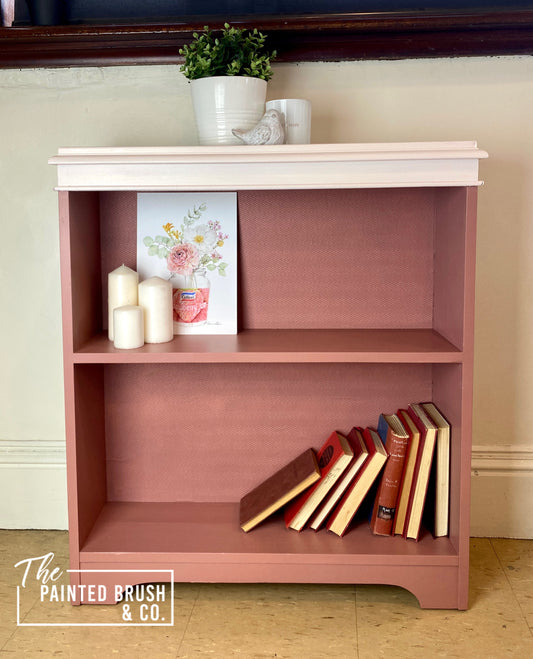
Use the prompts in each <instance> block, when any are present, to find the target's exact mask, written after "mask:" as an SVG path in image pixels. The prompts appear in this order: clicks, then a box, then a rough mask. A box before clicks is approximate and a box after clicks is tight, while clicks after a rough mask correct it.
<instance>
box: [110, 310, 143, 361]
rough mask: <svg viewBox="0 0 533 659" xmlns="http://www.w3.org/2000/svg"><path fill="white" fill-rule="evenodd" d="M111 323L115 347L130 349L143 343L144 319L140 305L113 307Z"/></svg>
mask: <svg viewBox="0 0 533 659" xmlns="http://www.w3.org/2000/svg"><path fill="white" fill-rule="evenodd" d="M113 324H114V327H115V332H114V339H113V344H114V346H115V348H122V349H123V350H131V349H132V348H140V347H141V346H142V345H143V344H144V319H143V310H142V308H141V307H138V306H135V305H131V304H128V305H125V306H123V307H117V308H116V309H113Z"/></svg>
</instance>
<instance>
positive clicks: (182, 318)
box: [172, 268, 211, 334]
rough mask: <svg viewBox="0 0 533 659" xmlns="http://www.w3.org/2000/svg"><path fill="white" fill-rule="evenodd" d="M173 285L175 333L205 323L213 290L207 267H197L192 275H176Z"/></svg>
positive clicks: (173, 278)
mask: <svg viewBox="0 0 533 659" xmlns="http://www.w3.org/2000/svg"><path fill="white" fill-rule="evenodd" d="M172 286H173V288H174V291H173V295H172V307H173V319H174V334H180V333H181V332H186V331H187V330H188V329H189V328H193V327H198V326H200V325H205V323H206V322H207V312H208V308H209V292H210V290H211V283H210V281H209V279H208V278H207V276H206V271H205V268H197V269H196V270H194V271H193V272H192V273H191V274H190V275H174V276H173V277H172Z"/></svg>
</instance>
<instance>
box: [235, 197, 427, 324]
mask: <svg viewBox="0 0 533 659" xmlns="http://www.w3.org/2000/svg"><path fill="white" fill-rule="evenodd" d="M415 200H416V201H415ZM433 220H434V206H433V190H428V189H426V190H424V189H418V190H410V189H407V190H379V191H376V190H298V191H295V190H294V191H286V192H283V193H279V192H278V193H272V192H268V191H266V192H263V191H260V192H244V193H240V194H239V239H240V254H241V259H240V263H239V266H240V268H241V277H240V281H241V285H242V291H241V296H240V300H241V305H242V323H243V326H244V327H246V328H261V327H264V328H340V327H344V328H350V327H360V328H366V327H383V328H391V327H406V328H409V327H431V324H432V304H433V286H432V272H433ZM421 273H423V276H421Z"/></svg>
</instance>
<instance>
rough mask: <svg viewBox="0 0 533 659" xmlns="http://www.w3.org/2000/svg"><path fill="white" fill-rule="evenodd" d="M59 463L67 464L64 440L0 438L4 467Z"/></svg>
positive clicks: (0, 457)
mask: <svg viewBox="0 0 533 659" xmlns="http://www.w3.org/2000/svg"><path fill="white" fill-rule="evenodd" d="M57 465H63V466H64V465H65V442H64V441H55V440H46V439H39V440H33V439H31V440H16V441H14V440H9V439H0V466H1V467H2V468H10V467H25V466H39V467H44V468H46V467H47V466H57Z"/></svg>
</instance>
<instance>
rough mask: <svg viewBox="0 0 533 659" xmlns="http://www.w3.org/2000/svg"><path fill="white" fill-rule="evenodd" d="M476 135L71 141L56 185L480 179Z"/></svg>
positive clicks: (240, 185)
mask: <svg viewBox="0 0 533 659" xmlns="http://www.w3.org/2000/svg"><path fill="white" fill-rule="evenodd" d="M486 157H487V153H486V152H485V151H482V150H481V149H478V147H477V144H476V142H473V141H469V142H466V141H465V142H410V143H375V144H304V145H299V144H283V145H277V146H245V145H243V146H217V147H200V146H177V147H71V148H60V149H59V151H58V154H57V155H56V156H54V157H53V158H50V160H49V163H50V164H52V165H57V167H58V186H57V189H58V190H71V191H83V190H137V191H152V190H153V191H166V190H168V191H173V190H175V191H179V190H247V189H248V190H269V189H277V190H279V189H306V188H313V189H327V188H372V187H375V188H383V187H433V186H477V185H480V184H481V182H480V181H479V179H478V165H479V160H480V159H482V158H486Z"/></svg>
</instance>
